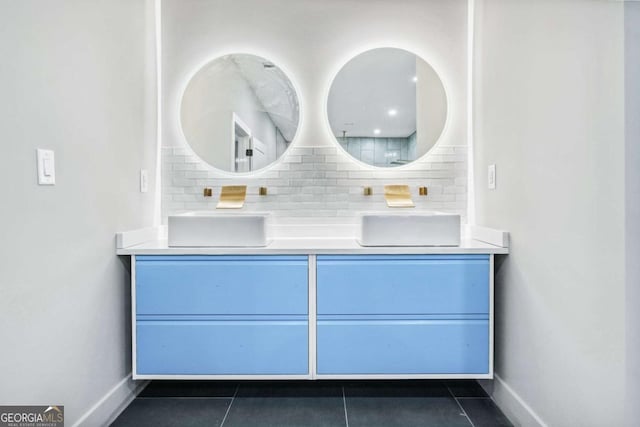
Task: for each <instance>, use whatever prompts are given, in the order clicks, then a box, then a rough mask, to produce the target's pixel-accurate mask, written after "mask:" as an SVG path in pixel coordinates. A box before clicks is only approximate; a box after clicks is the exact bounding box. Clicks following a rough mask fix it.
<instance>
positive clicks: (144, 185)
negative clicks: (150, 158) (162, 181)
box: [140, 169, 149, 193]
mask: <svg viewBox="0 0 640 427" xmlns="http://www.w3.org/2000/svg"><path fill="white" fill-rule="evenodd" d="M147 191H149V171H148V170H146V169H140V192H141V193H146V192H147Z"/></svg>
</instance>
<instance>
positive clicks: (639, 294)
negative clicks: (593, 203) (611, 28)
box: [625, 2, 640, 427]
mask: <svg viewBox="0 0 640 427" xmlns="http://www.w3.org/2000/svg"><path fill="white" fill-rule="evenodd" d="M625 118H626V126H625V139H626V147H625V148H626V152H625V160H626V163H625V176H626V183H625V184H626V188H625V193H626V200H625V203H626V205H625V214H626V220H625V235H626V248H625V249H626V273H627V277H626V291H627V295H626V301H627V305H626V313H627V322H626V335H627V342H626V344H627V375H626V377H627V387H626V394H627V396H626V397H627V398H626V404H627V426H629V427H631V426H634V425H636V424H637V422H638V419H640V405H638V402H640V309H639V307H640V262H639V260H640V167H639V166H640V3H638V2H627V3H625Z"/></svg>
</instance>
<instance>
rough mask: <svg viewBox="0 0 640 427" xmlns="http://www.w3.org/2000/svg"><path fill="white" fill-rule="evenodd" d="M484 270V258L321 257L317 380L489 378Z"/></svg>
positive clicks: (486, 261) (486, 265) (486, 264)
mask: <svg viewBox="0 0 640 427" xmlns="http://www.w3.org/2000/svg"><path fill="white" fill-rule="evenodd" d="M489 269H490V258H489V255H340V256H334V255H319V256H318V257H317V276H316V277H317V372H318V375H361V376H366V375H443V376H446V375H454V376H455V375H461V376H482V375H488V374H489V373H490V371H491V370H490V348H489V346H490V318H489V315H490V271H489Z"/></svg>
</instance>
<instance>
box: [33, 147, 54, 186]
mask: <svg viewBox="0 0 640 427" xmlns="http://www.w3.org/2000/svg"><path fill="white" fill-rule="evenodd" d="M36 158H37V163H38V184H39V185H55V184H56V159H55V154H54V152H53V150H43V149H42V148H38V149H37V150H36Z"/></svg>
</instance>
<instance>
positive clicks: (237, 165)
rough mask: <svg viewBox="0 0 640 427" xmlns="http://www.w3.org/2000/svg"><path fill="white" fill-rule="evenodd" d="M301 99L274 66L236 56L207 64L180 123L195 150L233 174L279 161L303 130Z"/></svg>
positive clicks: (188, 94)
mask: <svg viewBox="0 0 640 427" xmlns="http://www.w3.org/2000/svg"><path fill="white" fill-rule="evenodd" d="M299 120H300V107H299V103H298V96H297V94H296V91H295V89H294V87H293V85H292V84H291V81H290V80H289V79H288V78H287V76H286V75H285V74H284V73H283V72H282V70H280V68H278V67H277V66H276V65H275V64H274V63H273V62H271V61H269V60H267V59H264V58H261V57H259V56H255V55H249V54H241V53H240V54H231V55H226V56H223V57H220V58H217V59H214V60H213V61H211V62H209V63H207V64H206V65H205V66H204V67H202V68H201V69H200V70H198V72H197V73H196V74H195V75H194V76H193V78H192V79H191V80H190V81H189V83H188V84H187V87H186V89H185V91H184V95H183V96H182V104H181V106H180V123H181V125H182V131H183V133H184V136H185V138H186V139H187V141H188V142H189V145H191V148H193V150H194V151H195V152H196V154H198V156H200V158H202V159H203V160H204V161H206V162H207V163H209V164H210V165H212V166H214V167H216V168H218V169H221V170H224V171H227V172H250V171H254V170H257V169H261V168H263V167H265V166H267V165H269V164H271V163H273V162H274V161H276V160H277V159H278V158H279V157H280V156H281V155H282V154H283V153H284V152H285V151H286V150H287V148H288V147H289V145H290V144H291V141H292V140H293V138H294V136H295V134H296V131H297V129H298V122H299Z"/></svg>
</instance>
